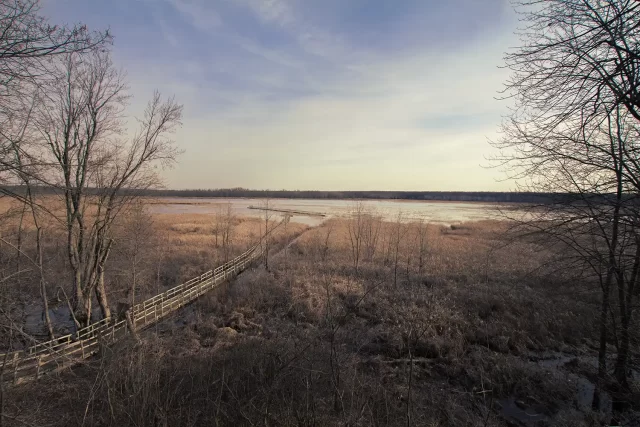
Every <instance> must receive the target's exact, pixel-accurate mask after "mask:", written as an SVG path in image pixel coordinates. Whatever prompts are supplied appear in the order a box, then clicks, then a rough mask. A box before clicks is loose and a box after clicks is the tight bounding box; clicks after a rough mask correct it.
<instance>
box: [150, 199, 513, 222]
mask: <svg viewBox="0 0 640 427" xmlns="http://www.w3.org/2000/svg"><path fill="white" fill-rule="evenodd" d="M227 203H230V204H231V207H232V209H233V211H234V214H236V215H239V216H254V217H261V216H264V211H262V210H255V209H249V206H257V207H262V206H264V199H249V198H186V197H185V198H183V197H167V198H160V199H153V201H152V203H151V204H150V205H149V211H150V212H151V213H173V214H180V213H197V214H214V213H215V212H216V210H217V209H219V208H220V207H221V206H224V205H226V204H227ZM363 203H364V205H365V207H366V209H368V210H371V211H375V212H376V214H377V215H380V216H382V217H383V218H385V219H387V220H395V219H396V218H397V217H398V213H399V212H401V215H402V220H403V221H412V220H417V219H421V218H424V220H426V221H428V222H432V223H441V224H447V225H448V224H455V223H460V222H465V221H479V220H483V219H497V218H499V211H498V209H499V208H500V207H501V206H502V205H499V204H495V203H475V202H434V201H424V202H423V201H406V200H402V201H400V200H366V201H363ZM354 205H355V202H354V201H353V200H320V199H270V200H269V208H270V209H287V210H296V211H305V212H315V213H322V214H324V215H326V217H319V216H308V215H293V216H292V218H291V221H296V222H300V223H303V224H307V225H317V224H320V223H321V222H322V221H324V220H325V219H327V218H331V217H336V216H337V217H340V216H347V215H348V214H349V213H350V212H351V211H352V210H353V208H354ZM273 214H274V215H282V214H281V213H278V212H274V213H273Z"/></svg>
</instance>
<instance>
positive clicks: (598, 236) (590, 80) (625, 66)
mask: <svg viewBox="0 0 640 427" xmlns="http://www.w3.org/2000/svg"><path fill="white" fill-rule="evenodd" d="M517 6H518V10H519V11H520V13H521V14H522V20H521V21H522V22H523V23H524V25H525V27H524V28H523V29H522V31H521V32H520V35H521V38H522V45H521V47H519V48H518V49H516V50H515V51H513V52H511V53H509V54H507V56H506V58H505V59H506V63H507V67H508V68H509V69H510V70H511V72H512V74H511V78H510V80H509V81H508V82H507V85H506V92H507V94H508V95H509V96H510V97H512V98H513V99H514V100H515V108H514V109H513V110H512V113H511V115H510V117H508V119H507V120H506V121H505V123H504V126H503V137H502V138H501V139H500V140H499V141H497V142H495V143H494V145H495V146H496V147H497V148H499V149H500V150H501V154H500V155H498V157H497V159H496V160H497V163H498V164H500V165H502V166H505V169H506V170H507V171H508V172H509V175H510V177H512V178H515V179H517V180H518V181H519V185H521V186H522V187H524V188H526V189H530V190H534V191H544V192H551V193H556V194H564V195H565V196H564V197H562V198H556V199H554V200H553V201H552V203H549V204H546V205H544V206H537V207H535V209H532V210H531V211H530V212H529V215H527V217H526V218H527V221H525V222H524V223H523V224H522V225H524V226H525V228H526V229H527V230H528V232H529V234H531V233H533V232H535V233H537V234H538V235H540V236H542V240H541V241H542V242H543V243H544V244H546V245H547V247H549V248H551V249H552V250H555V251H556V253H557V254H558V257H557V259H558V260H562V262H564V263H565V264H566V265H567V267H570V268H572V269H579V270H580V271H584V272H585V275H587V276H586V284H587V285H589V284H591V285H593V286H596V287H599V288H600V295H601V300H600V309H599V314H598V316H599V323H600V348H599V355H598V358H599V367H598V371H599V372H598V387H596V390H595V393H594V406H596V407H598V406H599V395H600V391H601V390H602V388H603V387H604V384H605V383H606V379H607V375H608V373H607V366H606V361H607V344H608V342H609V341H610V334H609V332H610V330H611V328H613V332H614V334H615V335H616V336H618V340H617V341H619V343H618V354H617V362H616V367H615V373H616V379H617V382H618V384H619V385H620V386H621V387H622V388H623V389H626V388H627V379H626V377H627V371H628V369H627V366H626V365H627V359H628V352H629V349H628V346H629V343H630V342H631V339H630V337H629V329H628V328H627V326H626V325H628V322H630V321H631V317H630V316H632V314H633V308H632V307H633V304H634V303H633V301H634V298H636V297H637V292H636V291H635V289H637V286H636V282H637V280H638V267H637V266H638V265H640V259H638V258H637V257H638V255H640V249H638V247H637V245H638V242H637V240H636V238H635V236H636V235H637V234H638V232H637V231H638V230H637V225H638V221H637V218H638V215H637V213H636V212H637V206H638V195H639V194H640V192H639V190H640V186H638V182H639V179H640V174H638V171H639V169H638V146H637V142H636V141H637V140H638V135H639V133H638V124H639V120H640V96H639V92H638V91H639V90H640V89H639V88H640V85H639V79H640V76H639V74H638V69H639V68H640V32H638V28H639V27H640V3H638V2H636V1H631V0H622V1H618V0H615V1H614V0H605V1H591V0H562V1H560V0H552V1H546V2H541V1H526V2H519V3H517ZM614 287H615V288H617V290H618V292H617V293H612V290H613V288H614ZM612 298H617V304H616V305H612V303H615V301H613V300H612ZM614 307H615V309H616V312H617V313H616V315H615V316H614V318H615V317H616V316H617V317H618V321H617V322H612V323H613V324H611V325H609V322H608V318H609V317H610V316H609V314H610V312H611V310H613V309H614ZM620 328H621V329H620Z"/></svg>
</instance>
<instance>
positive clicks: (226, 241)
mask: <svg viewBox="0 0 640 427" xmlns="http://www.w3.org/2000/svg"><path fill="white" fill-rule="evenodd" d="M218 209H219V212H218V214H217V215H219V216H218V218H219V219H220V221H221V223H220V225H219V226H218V227H219V232H220V233H222V252H223V254H224V262H225V263H226V262H228V261H229V259H230V255H231V239H232V237H233V227H234V221H235V215H234V214H233V208H232V206H231V203H230V202H229V203H226V204H224V205H222V206H220V207H219V208H218ZM216 240H217V239H216Z"/></svg>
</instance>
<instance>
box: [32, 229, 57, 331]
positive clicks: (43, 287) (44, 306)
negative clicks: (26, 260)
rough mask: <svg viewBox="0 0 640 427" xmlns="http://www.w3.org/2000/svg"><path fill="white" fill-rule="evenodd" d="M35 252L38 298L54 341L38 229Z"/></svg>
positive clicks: (40, 236)
mask: <svg viewBox="0 0 640 427" xmlns="http://www.w3.org/2000/svg"><path fill="white" fill-rule="evenodd" d="M36 246H37V248H36V252H37V254H38V267H39V269H40V297H41V298H42V309H43V311H44V321H45V324H46V326H47V332H48V333H49V339H54V338H55V336H54V333H53V324H52V323H51V316H50V315H49V301H48V300H47V283H46V281H45V280H44V268H43V260H42V229H41V228H40V227H38V229H37V230H36Z"/></svg>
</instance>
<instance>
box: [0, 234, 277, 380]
mask: <svg viewBox="0 0 640 427" xmlns="http://www.w3.org/2000/svg"><path fill="white" fill-rule="evenodd" d="M279 225H280V224H278V225H276V226H275V227H273V228H272V229H271V230H269V232H268V233H266V235H265V236H267V235H269V234H270V233H272V232H273V230H275V229H276V228H277V227H278V226H279ZM264 238H265V237H263V238H262V239H261V240H260V243H258V244H257V245H255V246H253V247H252V248H250V249H249V250H247V251H246V252H244V253H243V254H241V255H239V256H237V257H236V258H234V259H232V260H231V261H229V262H227V263H225V264H223V265H221V266H220V267H218V268H216V269H215V270H209V271H207V272H206V273H204V274H202V275H200V276H198V277H194V278H193V279H191V280H189V281H187V282H185V283H182V284H180V285H178V286H175V287H173V288H171V289H169V290H167V291H165V292H162V293H161V294H158V295H156V296H154V297H151V298H149V299H147V300H145V301H143V302H141V303H139V304H136V305H134V306H133V307H131V308H130V309H129V310H127V313H126V316H125V319H122V320H113V319H103V320H100V321H98V322H96V323H92V324H91V325H89V326H86V327H84V328H81V329H79V330H78V331H76V333H75V334H69V335H65V336H62V337H58V338H56V339H53V340H50V341H47V342H43V343H39V344H36V345H34V346H31V347H29V348H27V349H25V350H20V351H14V352H10V353H0V377H1V380H2V381H10V382H13V383H14V384H17V383H20V382H23V381H26V380H29V379H38V378H39V377H40V376H41V375H43V374H45V373H48V372H53V371H56V370H58V369H60V368H63V367H66V366H70V365H72V364H74V363H77V362H79V361H81V360H83V359H85V358H87V357H89V356H91V355H93V354H95V353H97V352H98V351H99V350H100V347H101V346H103V345H109V344H112V343H114V342H116V341H117V340H119V339H121V338H123V337H125V336H126V335H128V334H129V333H130V332H131V330H130V329H131V327H133V329H134V330H135V331H138V330H142V329H144V328H146V327H149V326H151V325H153V324H155V323H156V322H158V321H159V320H161V319H162V318H163V317H165V316H167V315H169V314H170V313H172V312H174V311H176V310H177V309H179V308H180V307H183V306H185V305H187V304H189V303H190V302H192V301H194V300H196V299H197V298H198V297H200V296H201V295H204V294H205V293H207V292H209V291H210V290H212V289H214V288H216V287H217V286H218V285H220V284H221V283H223V282H225V281H226V280H227V279H229V278H231V277H234V276H235V275H237V274H238V273H240V272H241V271H243V270H244V269H246V268H247V266H248V265H249V264H250V263H251V262H252V261H254V260H255V259H257V258H259V257H260V256H262V254H263V245H262V240H263V239H264Z"/></svg>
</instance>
